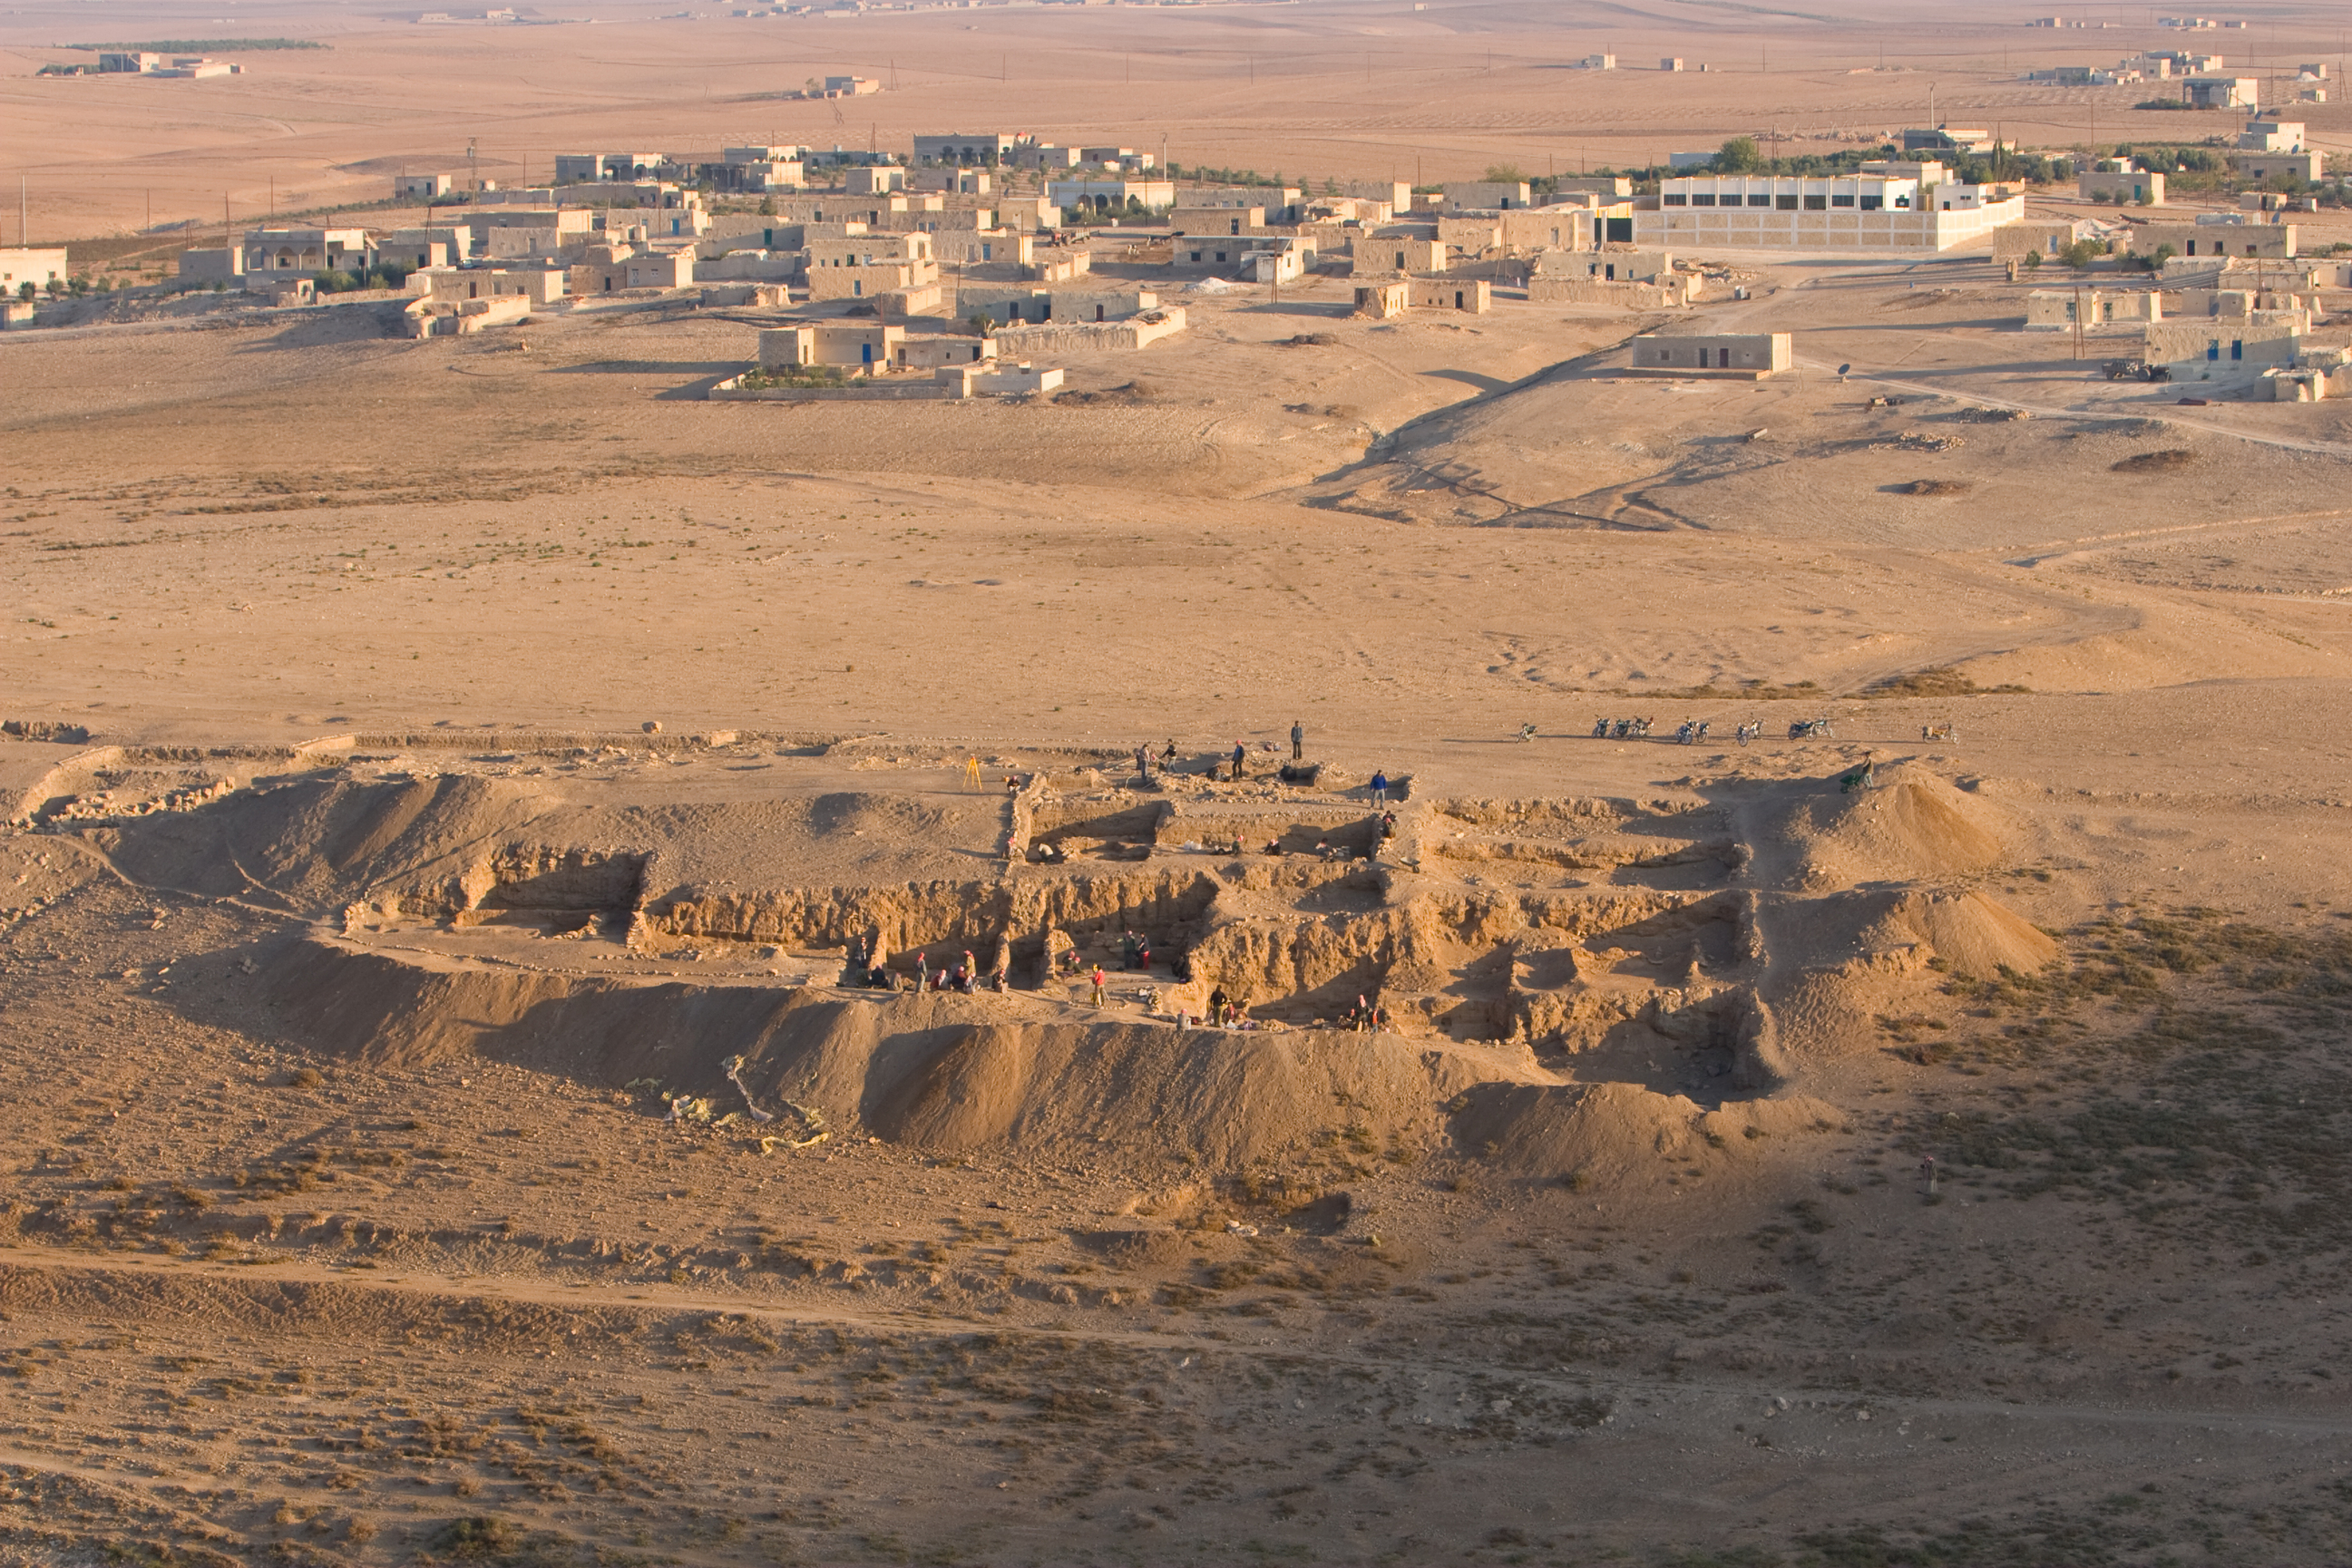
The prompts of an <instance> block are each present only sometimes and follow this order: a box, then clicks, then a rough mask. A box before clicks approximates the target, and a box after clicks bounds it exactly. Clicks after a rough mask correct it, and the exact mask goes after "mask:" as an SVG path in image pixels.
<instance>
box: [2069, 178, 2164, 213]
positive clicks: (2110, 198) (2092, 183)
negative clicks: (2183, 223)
mask: <svg viewBox="0 0 2352 1568" xmlns="http://www.w3.org/2000/svg"><path fill="white" fill-rule="evenodd" d="M2074 193H2075V194H2076V195H2077V196H2079V197H2081V198H2082V199H2083V200H2084V201H2086V202H2138V203H2143V204H2147V205H2148V206H2151V207H2160V206H2162V205H2164V176H2163V175H2162V174H2159V173H2157V172H2154V171H2152V170H2147V169H2110V170H2108V171H2106V172H2104V173H2102V172H2099V171H2097V170H2095V169H2094V170H2091V171H2089V172H2084V173H2081V174H2077V175H2075V176H2074Z"/></svg>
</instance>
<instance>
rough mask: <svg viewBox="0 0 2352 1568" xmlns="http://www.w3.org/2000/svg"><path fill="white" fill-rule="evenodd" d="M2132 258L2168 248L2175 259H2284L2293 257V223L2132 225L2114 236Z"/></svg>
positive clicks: (2151, 254)
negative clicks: (2190, 257) (2234, 257)
mask: <svg viewBox="0 0 2352 1568" xmlns="http://www.w3.org/2000/svg"><path fill="white" fill-rule="evenodd" d="M2116 243H2117V245H2118V246H2120V247H2121V248H2123V249H2125V250H2127V251H2129V252H2130V253H2131V254H2133V255H2135V256H2153V255H2155V254H2156V252H2157V251H2158V249H2159V248H2160V247H2162V246H2171V247H2172V253H2173V255H2174V256H2181V257H2189V256H2195V257H2198V258H2200V259H2204V258H2207V257H2211V256H2255V257H2259V258H2267V259H2276V260H2284V259H2286V258H2288V257H2291V256H2294V247H2295V225H2293V224H2248V223H2221V224H2209V223H2194V224H2135V225H2132V227H2131V228H2130V229H2129V230H2128V231H2126V233H2125V234H2123V235H2119V236H2118V237H2117V241H2116Z"/></svg>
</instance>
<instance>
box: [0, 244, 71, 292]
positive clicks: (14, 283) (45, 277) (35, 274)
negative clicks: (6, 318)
mask: <svg viewBox="0 0 2352 1568" xmlns="http://www.w3.org/2000/svg"><path fill="white" fill-rule="evenodd" d="M71 276H72V274H71V273H70V272H69V271H68V268H67V264H66V251H65V247H64V246H58V247H57V248H56V249H54V250H43V249H38V248H32V247H26V246H16V248H14V249H8V250H0V292H5V293H7V294H12V295H20V294H22V293H24V291H25V285H26V284H28V283H29V284H31V285H32V286H33V287H35V288H47V287H48V286H49V285H50V284H52V283H63V282H65V281H66V280H67V279H68V277H71Z"/></svg>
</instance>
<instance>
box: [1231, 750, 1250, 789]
mask: <svg viewBox="0 0 2352 1568" xmlns="http://www.w3.org/2000/svg"><path fill="white" fill-rule="evenodd" d="M1248 760H1249V747H1246V746H1244V745H1243V744H1242V743H1241V742H1240V741H1238V740H1236V741H1234V782H1235V783H1239V782H1240V781H1241V777H1242V764H1243V763H1244V762H1246V761H1248Z"/></svg>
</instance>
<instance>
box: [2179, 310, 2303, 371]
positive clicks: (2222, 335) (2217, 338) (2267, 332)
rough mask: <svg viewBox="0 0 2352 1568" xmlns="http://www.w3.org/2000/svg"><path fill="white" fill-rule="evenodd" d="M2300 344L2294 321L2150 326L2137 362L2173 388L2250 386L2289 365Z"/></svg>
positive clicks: (2217, 321) (2212, 321)
mask: <svg viewBox="0 0 2352 1568" xmlns="http://www.w3.org/2000/svg"><path fill="white" fill-rule="evenodd" d="M2303 338H2304V328H2303V326H2302V324H2301V323H2300V322H2295V321H2232V320H2229V319H2205V320H2181V321H2152V322H2150V323H2149V324H2148V328H2147V341H2146V343H2145V345H2144V346H2143V347H2142V349H2141V350H2140V357H2141V358H2142V359H2144V360H2146V361H2147V362H2148V363H2149V364H2152V365H2163V366H2165V367H2166V368H2167V369H2168V370H2170V371H2171V372H2172V379H2173V380H2174V381H2176V382H2197V381H2205V382H2211V381H2237V380H2252V379H2254V378H2256V377H2259V376H2261V375H2262V373H2263V371H2268V370H2272V369H2274V368H2277V367H2279V366H2283V365H2292V364H2293V363H2294V360H2295V355H2296V353H2297V351H2298V350H2300V349H2301V347H2302V344H2303Z"/></svg>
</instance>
